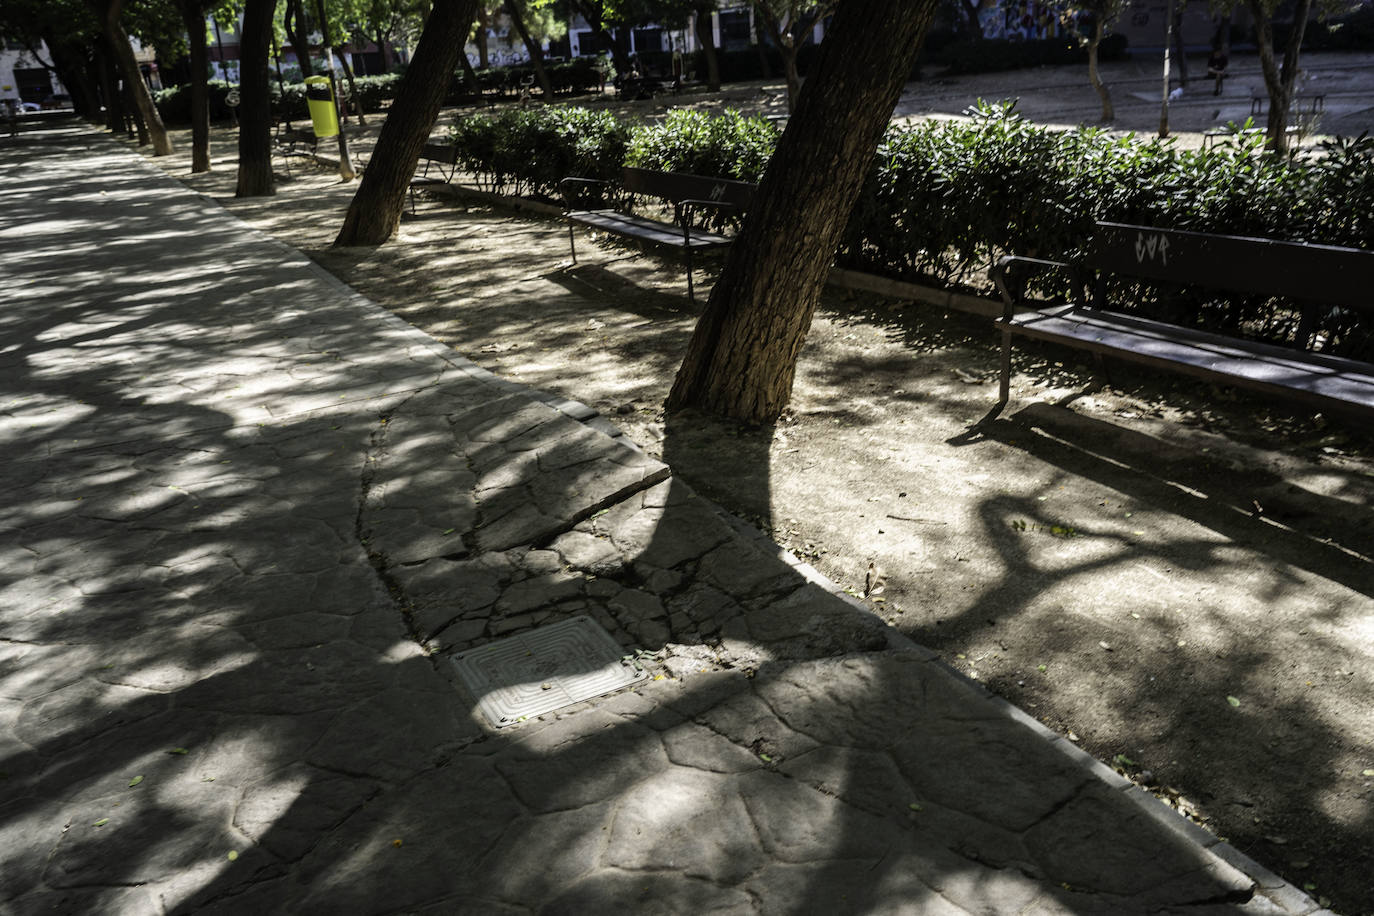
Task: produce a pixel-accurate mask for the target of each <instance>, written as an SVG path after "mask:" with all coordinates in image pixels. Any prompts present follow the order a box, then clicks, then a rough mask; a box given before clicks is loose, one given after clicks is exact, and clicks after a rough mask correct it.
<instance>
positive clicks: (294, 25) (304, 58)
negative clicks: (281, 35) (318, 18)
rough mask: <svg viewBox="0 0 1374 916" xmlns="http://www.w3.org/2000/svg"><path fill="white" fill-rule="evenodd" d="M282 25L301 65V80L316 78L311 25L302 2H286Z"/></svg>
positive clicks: (293, 0) (290, 0)
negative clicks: (312, 55)
mask: <svg viewBox="0 0 1374 916" xmlns="http://www.w3.org/2000/svg"><path fill="white" fill-rule="evenodd" d="M281 24H282V28H283V29H284V30H285V31H286V37H287V38H289V39H291V50H292V51H294V52H295V53H296V61H297V62H298V63H299V64H300V65H301V79H305V78H306V77H307V76H314V75H315V71H314V70H313V69H311V67H310V24H309V22H307V21H306V18H305V8H304V7H303V6H302V5H301V0H286V9H285V11H284V12H283V13H282V22H281Z"/></svg>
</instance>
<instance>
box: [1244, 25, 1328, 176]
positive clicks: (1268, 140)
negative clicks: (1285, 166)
mask: <svg viewBox="0 0 1374 916" xmlns="http://www.w3.org/2000/svg"><path fill="white" fill-rule="evenodd" d="M1246 5H1247V6H1248V7H1249V9H1250V15H1251V16H1253V17H1254V20H1255V30H1256V32H1257V34H1256V36H1255V43H1256V44H1257V45H1259V58H1260V71H1261V72H1262V73H1263V74H1264V87H1265V89H1266V90H1267V91H1268V94H1269V120H1268V122H1267V124H1266V131H1265V146H1267V147H1268V148H1269V149H1270V150H1271V151H1272V152H1274V153H1277V154H1279V155H1286V154H1287V153H1288V112H1289V109H1291V108H1292V107H1293V86H1294V85H1295V84H1296V83H1297V80H1298V52H1299V51H1300V50H1301V49H1302V36H1303V32H1305V31H1306V30H1307V19H1308V17H1309V16H1310V15H1311V14H1312V0H1298V2H1297V5H1296V6H1295V7H1294V9H1293V29H1292V31H1291V32H1289V34H1288V45H1287V46H1286V47H1285V48H1284V49H1283V64H1282V65H1281V66H1280V64H1279V63H1278V62H1277V61H1276V60H1275V59H1274V17H1273V13H1266V12H1265V10H1264V5H1263V3H1262V2H1261V0H1247V2H1246Z"/></svg>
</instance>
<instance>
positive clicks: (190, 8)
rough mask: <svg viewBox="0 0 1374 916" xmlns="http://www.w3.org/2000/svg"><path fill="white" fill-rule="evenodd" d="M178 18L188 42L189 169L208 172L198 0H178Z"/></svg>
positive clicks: (205, 61) (205, 53) (204, 51)
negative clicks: (189, 104)
mask: <svg viewBox="0 0 1374 916" xmlns="http://www.w3.org/2000/svg"><path fill="white" fill-rule="evenodd" d="M178 5H179V6H180V7H181V21H182V22H183V23H185V25H186V34H187V37H188V38H189V40H190V44H191V172H192V173H193V174H194V173H197V172H208V171H210V86H209V77H208V75H207V73H206V70H207V69H208V68H209V66H210V52H209V48H208V47H207V46H206V41H205V8H204V7H202V6H201V5H200V0H181V3H180V4H178Z"/></svg>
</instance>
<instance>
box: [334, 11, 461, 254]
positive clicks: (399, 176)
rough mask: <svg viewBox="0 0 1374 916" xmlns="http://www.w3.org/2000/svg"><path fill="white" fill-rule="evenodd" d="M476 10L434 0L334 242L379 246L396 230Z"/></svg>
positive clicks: (336, 243)
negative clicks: (407, 194) (409, 188)
mask: <svg viewBox="0 0 1374 916" xmlns="http://www.w3.org/2000/svg"><path fill="white" fill-rule="evenodd" d="M476 14H477V0H434V8H433V10H432V11H431V12H430V14H429V19H428V20H427V21H426V22H425V28H424V31H423V32H422V33H421V34H420V43H419V46H418V47H417V48H416V49H415V54H414V56H413V57H412V58H411V61H410V66H409V67H408V68H407V69H406V75H405V78H404V79H403V80H402V81H401V87H400V90H399V92H398V93H397V95H396V100H395V101H394V102H392V103H391V110H390V112H388V113H387V118H386V120H385V121H383V122H382V132H381V134H379V135H378V137H377V147H376V149H375V150H373V153H372V161H371V162H370V163H369V164H368V167H367V171H366V172H364V173H363V180H362V182H361V183H360V184H359V185H358V193H357V194H355V195H353V202H352V203H351V204H349V206H348V213H347V215H346V216H345V217H344V224H343V228H341V229H340V230H339V235H338V238H336V239H335V240H334V244H335V245H380V244H382V243H383V242H385V241H386V240H387V239H389V238H391V236H392V235H394V234H395V233H396V228H397V226H399V225H400V223H401V211H402V210H403V209H405V201H406V189H407V188H408V187H409V186H410V179H411V178H412V177H414V175H415V166H416V165H417V164H419V162H420V150H421V149H422V148H423V147H424V145H425V141H426V140H428V139H429V134H430V131H432V130H433V129H434V122H435V121H436V120H437V119H438V117H439V108H440V107H441V106H442V105H443V103H444V96H445V95H446V94H447V93H448V88H449V84H450V83H451V82H452V80H453V68H454V66H455V65H456V64H457V63H458V57H459V56H460V55H461V54H462V53H463V40H464V39H465V38H467V35H468V32H469V30H471V28H472V21H473V19H474V18H475V16H476Z"/></svg>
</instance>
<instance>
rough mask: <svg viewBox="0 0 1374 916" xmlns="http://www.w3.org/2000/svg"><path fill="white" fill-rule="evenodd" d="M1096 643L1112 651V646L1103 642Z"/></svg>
mask: <svg viewBox="0 0 1374 916" xmlns="http://www.w3.org/2000/svg"><path fill="white" fill-rule="evenodd" d="M1098 645H1099V646H1101V647H1102V648H1103V649H1105V650H1106V651H1108V652H1110V651H1112V647H1111V646H1109V645H1107V644H1106V643H1105V642H1099V643H1098Z"/></svg>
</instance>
